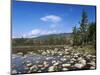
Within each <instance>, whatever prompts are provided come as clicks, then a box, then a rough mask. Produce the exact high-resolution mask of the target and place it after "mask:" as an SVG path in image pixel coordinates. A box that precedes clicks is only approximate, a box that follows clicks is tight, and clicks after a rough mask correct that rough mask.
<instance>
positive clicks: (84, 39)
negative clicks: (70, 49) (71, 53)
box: [72, 10, 96, 46]
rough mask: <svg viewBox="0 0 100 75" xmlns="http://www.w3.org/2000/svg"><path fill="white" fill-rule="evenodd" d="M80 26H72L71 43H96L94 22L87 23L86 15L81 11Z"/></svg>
mask: <svg viewBox="0 0 100 75" xmlns="http://www.w3.org/2000/svg"><path fill="white" fill-rule="evenodd" d="M79 24H80V27H76V26H74V27H73V35H72V36H73V45H94V46H95V45H96V22H92V23H89V22H88V15H87V12H86V11H85V10H83V11H82V16H81V21H80V23H79Z"/></svg>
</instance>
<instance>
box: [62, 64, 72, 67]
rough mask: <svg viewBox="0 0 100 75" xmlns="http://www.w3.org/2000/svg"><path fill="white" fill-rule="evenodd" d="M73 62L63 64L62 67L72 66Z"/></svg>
mask: <svg viewBox="0 0 100 75" xmlns="http://www.w3.org/2000/svg"><path fill="white" fill-rule="evenodd" d="M70 66H71V64H62V67H70Z"/></svg>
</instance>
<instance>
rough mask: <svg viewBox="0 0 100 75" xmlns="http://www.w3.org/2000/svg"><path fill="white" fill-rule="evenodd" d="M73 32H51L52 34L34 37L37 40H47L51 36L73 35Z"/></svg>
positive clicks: (63, 36)
mask: <svg viewBox="0 0 100 75" xmlns="http://www.w3.org/2000/svg"><path fill="white" fill-rule="evenodd" d="M71 35H72V33H60V34H50V35H41V36H39V37H35V38H33V39H37V40H44V39H45V40H46V39H49V38H65V37H71Z"/></svg>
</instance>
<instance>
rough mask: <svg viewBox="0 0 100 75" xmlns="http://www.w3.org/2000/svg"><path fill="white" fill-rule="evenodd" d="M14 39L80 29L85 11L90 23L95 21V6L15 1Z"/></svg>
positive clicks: (13, 14)
mask: <svg viewBox="0 0 100 75" xmlns="http://www.w3.org/2000/svg"><path fill="white" fill-rule="evenodd" d="M12 6H13V7H12V37H13V38H15V37H17V38H18V37H22V36H23V37H37V36H40V35H47V34H58V33H69V32H72V27H73V26H75V25H76V26H77V27H79V21H80V20H81V13H82V10H83V9H84V10H85V11H86V12H87V14H88V20H89V22H94V21H95V13H96V12H95V6H80V5H71V4H50V3H36V2H20V1H13V4H12Z"/></svg>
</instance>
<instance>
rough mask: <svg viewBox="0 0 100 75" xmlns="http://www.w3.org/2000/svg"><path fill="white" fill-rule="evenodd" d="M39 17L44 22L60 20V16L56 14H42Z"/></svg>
mask: <svg viewBox="0 0 100 75" xmlns="http://www.w3.org/2000/svg"><path fill="white" fill-rule="evenodd" d="M40 19H41V20H42V21H44V22H52V23H58V22H60V21H61V20H62V19H61V17H59V16H56V15H48V16H44V17H42V18H40Z"/></svg>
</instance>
